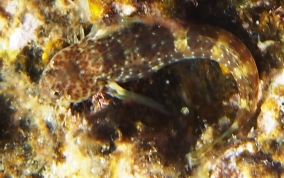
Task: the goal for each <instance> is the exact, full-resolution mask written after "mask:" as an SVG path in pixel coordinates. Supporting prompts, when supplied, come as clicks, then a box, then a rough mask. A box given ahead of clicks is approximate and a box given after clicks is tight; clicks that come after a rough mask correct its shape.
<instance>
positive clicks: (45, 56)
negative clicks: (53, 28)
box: [41, 39, 63, 64]
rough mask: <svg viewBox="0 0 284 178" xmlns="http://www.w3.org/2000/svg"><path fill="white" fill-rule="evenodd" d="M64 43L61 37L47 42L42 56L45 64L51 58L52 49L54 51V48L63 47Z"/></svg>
mask: <svg viewBox="0 0 284 178" xmlns="http://www.w3.org/2000/svg"><path fill="white" fill-rule="evenodd" d="M62 44H63V40H60V39H56V40H52V41H49V42H48V43H47V44H46V46H45V48H44V51H43V53H42V57H41V58H42V62H43V63H44V64H47V63H48V62H49V59H50V51H53V49H55V48H60V47H62Z"/></svg>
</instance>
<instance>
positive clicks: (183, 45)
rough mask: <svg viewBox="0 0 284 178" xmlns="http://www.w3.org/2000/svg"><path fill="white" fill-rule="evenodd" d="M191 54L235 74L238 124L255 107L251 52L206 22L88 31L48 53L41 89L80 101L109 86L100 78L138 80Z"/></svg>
mask: <svg viewBox="0 0 284 178" xmlns="http://www.w3.org/2000/svg"><path fill="white" fill-rule="evenodd" d="M194 58H204V59H208V58H209V59H212V60H215V61H217V62H218V63H219V64H220V65H223V66H225V67H227V68H228V70H229V71H230V72H231V73H232V75H233V76H234V78H235V80H236V82H237V86H238V89H239V93H240V104H239V112H238V115H237V119H236V120H237V121H236V122H237V123H236V124H237V125H238V122H239V121H240V119H238V118H247V117H248V114H251V113H253V112H254V111H255V109H256V103H257V94H258V82H259V78H258V71H257V67H256V65H255V62H254V59H253V57H252V56H251V54H250V52H249V51H248V49H247V48H246V46H245V45H244V44H243V43H242V42H241V41H240V40H238V39H237V38H236V37H235V36H233V35H232V34H231V33H229V32H227V31H225V30H222V29H218V28H213V27H210V26H199V25H189V26H180V27H178V28H167V27H164V26H159V25H153V24H149V25H147V24H142V23H131V24H129V25H128V26H127V27H123V28H121V29H119V30H117V31H114V32H112V33H110V34H107V35H104V36H103V37H101V38H100V37H99V38H98V37H94V35H92V34H90V35H88V36H87V37H86V38H85V39H83V40H82V41H81V42H80V43H77V44H74V45H71V46H70V47H67V48H65V49H63V50H61V51H60V52H59V53H57V54H56V55H55V56H54V57H53V58H52V60H51V61H50V63H49V64H48V66H47V67H46V69H45V70H44V72H43V75H42V78H41V80H40V84H39V85H40V91H41V94H42V95H43V96H44V97H45V98H49V99H51V101H55V100H56V99H59V100H62V101H68V102H80V101H82V100H84V99H87V98H89V97H90V96H91V95H92V94H95V93H97V92H100V91H102V89H103V88H105V87H107V86H106V85H104V84H105V83H104V82H101V81H107V80H113V81H116V82H118V83H120V82H127V81H131V80H136V79H139V78H143V77H147V76H149V75H151V74H152V73H153V72H155V71H157V70H159V69H160V68H162V67H164V66H166V65H169V64H172V63H174V62H178V61H181V60H186V59H194Z"/></svg>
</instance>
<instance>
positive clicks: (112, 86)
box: [107, 80, 169, 114]
mask: <svg viewBox="0 0 284 178" xmlns="http://www.w3.org/2000/svg"><path fill="white" fill-rule="evenodd" d="M107 88H108V90H109V91H108V92H107V93H108V94H110V95H112V96H115V97H117V98H119V99H124V100H125V99H128V100H133V101H135V102H137V103H139V104H142V105H145V106H148V107H151V108H154V109H157V110H159V111H160V112H162V113H164V114H169V113H168V112H167V111H166V109H165V108H164V106H162V105H161V104H160V103H157V102H156V101H154V100H152V99H151V98H148V97H146V96H143V95H140V94H137V93H134V92H132V91H128V90H125V89H124V88H122V87H121V86H119V85H118V84H117V83H116V82H115V81H111V80H109V81H108V82H107Z"/></svg>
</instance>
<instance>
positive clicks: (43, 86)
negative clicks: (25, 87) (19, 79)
mask: <svg viewBox="0 0 284 178" xmlns="http://www.w3.org/2000/svg"><path fill="white" fill-rule="evenodd" d="M49 86H50V85H48V82H47V81H46V80H45V77H43V78H41V79H40V81H39V85H38V91H39V98H40V99H42V100H44V101H46V102H50V103H51V102H54V101H53V100H54V97H53V96H52V95H51V88H50V87H49Z"/></svg>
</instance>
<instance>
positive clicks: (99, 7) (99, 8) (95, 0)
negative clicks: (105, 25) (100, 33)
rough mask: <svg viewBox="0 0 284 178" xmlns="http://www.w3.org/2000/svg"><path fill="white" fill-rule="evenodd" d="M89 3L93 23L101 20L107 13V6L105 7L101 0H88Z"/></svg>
mask: <svg viewBox="0 0 284 178" xmlns="http://www.w3.org/2000/svg"><path fill="white" fill-rule="evenodd" d="M88 2H89V10H90V16H91V17H90V19H91V21H96V20H99V19H101V18H102V17H103V15H104V14H105V13H106V11H107V6H106V5H105V2H103V1H100V0H88Z"/></svg>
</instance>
